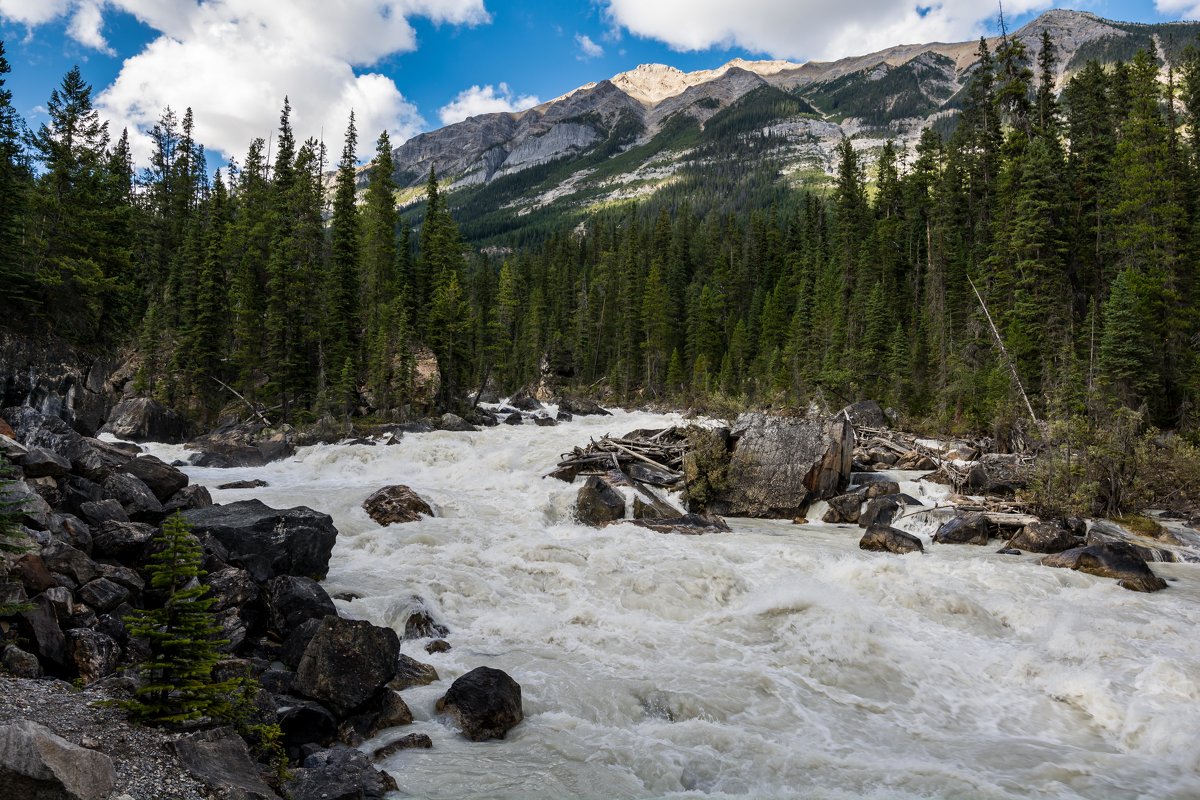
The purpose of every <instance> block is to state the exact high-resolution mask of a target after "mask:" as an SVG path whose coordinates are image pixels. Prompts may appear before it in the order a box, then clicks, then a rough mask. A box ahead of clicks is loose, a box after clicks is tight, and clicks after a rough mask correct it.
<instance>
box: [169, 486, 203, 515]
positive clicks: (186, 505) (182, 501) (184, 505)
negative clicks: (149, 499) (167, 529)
mask: <svg viewBox="0 0 1200 800" xmlns="http://www.w3.org/2000/svg"><path fill="white" fill-rule="evenodd" d="M212 504H213V501H212V495H211V494H209V491H208V487H207V486H201V485H199V484H195V483H194V484H192V485H191V486H185V487H183V488H182V489H180V490H179V491H178V492H176V493H175V494H173V495H171V499H170V500H168V501H167V502H165V503H163V511H165V512H166V513H167V514H168V515H169V514H174V513H175V512H176V511H188V510H190V509H193V508H208V507H209V506H211V505H212Z"/></svg>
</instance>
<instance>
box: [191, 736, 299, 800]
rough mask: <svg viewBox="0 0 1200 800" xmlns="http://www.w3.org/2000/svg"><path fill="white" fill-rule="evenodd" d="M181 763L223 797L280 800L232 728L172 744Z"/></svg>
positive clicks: (243, 799)
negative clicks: (260, 773)
mask: <svg viewBox="0 0 1200 800" xmlns="http://www.w3.org/2000/svg"><path fill="white" fill-rule="evenodd" d="M171 746H172V748H173V749H174V750H175V755H177V756H178V757H179V763H180V764H182V765H183V768H184V769H186V770H187V771H188V772H189V773H191V775H192V777H194V778H196V779H197V780H199V781H200V782H202V783H204V784H205V785H207V786H208V787H209V788H210V789H212V790H213V791H214V792H216V793H217V795H218V796H220V797H231V798H232V797H236V798H238V800H276V799H277V798H278V797H279V795H277V794H275V792H274V791H273V790H272V789H271V787H269V786H267V785H266V784H265V783H264V782H263V779H262V777H261V776H260V775H259V771H258V765H257V764H256V763H255V762H254V759H253V758H251V757H250V751H249V749H247V747H246V742H245V741H244V740H243V739H242V737H240V736H238V735H237V734H236V733H234V732H233V731H232V730H231V729H229V728H215V729H213V730H207V731H199V732H197V733H193V734H190V735H188V736H184V737H183V738H181V739H176V740H175V741H174V742H172V743H171Z"/></svg>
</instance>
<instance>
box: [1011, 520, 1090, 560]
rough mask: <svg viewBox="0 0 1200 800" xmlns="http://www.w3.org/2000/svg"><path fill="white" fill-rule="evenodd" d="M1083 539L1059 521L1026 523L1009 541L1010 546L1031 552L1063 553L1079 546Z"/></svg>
mask: <svg viewBox="0 0 1200 800" xmlns="http://www.w3.org/2000/svg"><path fill="white" fill-rule="evenodd" d="M1081 544H1083V541H1082V540H1081V539H1080V538H1079V537H1077V536H1076V535H1075V534H1073V533H1071V532H1070V531H1069V530H1067V529H1066V528H1064V527H1063V526H1062V525H1059V524H1058V523H1057V522H1034V523H1031V524H1029V525H1026V526H1025V527H1024V528H1022V529H1021V530H1020V531H1018V532H1017V534H1016V535H1015V536H1013V537H1012V538H1011V539H1009V541H1008V545H1007V546H1008V547H1015V548H1016V549H1017V550H1026V551H1028V552H1030V553H1061V552H1063V551H1064V550H1070V549H1072V548H1074V547H1079V546H1080V545H1081Z"/></svg>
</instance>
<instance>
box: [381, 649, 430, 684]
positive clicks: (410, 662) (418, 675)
mask: <svg viewBox="0 0 1200 800" xmlns="http://www.w3.org/2000/svg"><path fill="white" fill-rule="evenodd" d="M437 680H438V673H437V670H436V669H434V668H433V666H432V665H430V664H425V663H423V662H421V661H417V660H416V659H415V658H412V657H411V656H406V655H404V653H401V654H400V657H399V659H397V661H396V677H394V678H392V680H391V681H390V682H389V683H388V688H390V689H395V690H396V691H398V692H399V691H403V690H404V689H411V688H412V687H414V686H428V685H429V684H431V683H434V682H435V681H437Z"/></svg>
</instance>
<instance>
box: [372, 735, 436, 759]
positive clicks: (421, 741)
mask: <svg viewBox="0 0 1200 800" xmlns="http://www.w3.org/2000/svg"><path fill="white" fill-rule="evenodd" d="M431 747H433V740H432V739H430V738H429V737H428V736H426V735H425V734H423V733H410V734H408V735H407V736H401V737H400V738H399V739H397V740H396V741H394V742H389V743H388V744H385V745H384V746H383V747H380V748H377V749H376V750H375V752H374V753H372V754H371V760H373V761H380V760H382V759H385V758H388V757H389V756H394V755H395V754H396V753H399V752H400V751H401V750H414V749H422V748H423V749H425V750H428V749H430V748H431Z"/></svg>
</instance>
